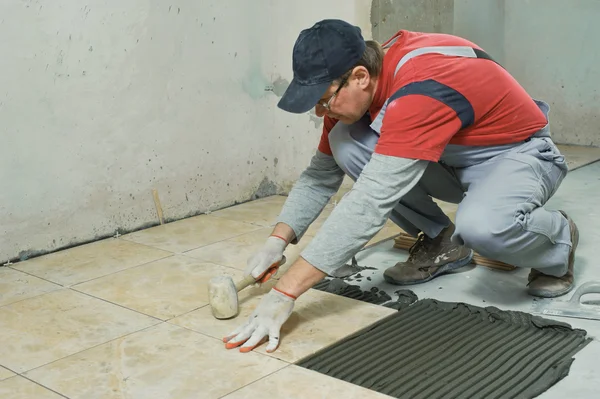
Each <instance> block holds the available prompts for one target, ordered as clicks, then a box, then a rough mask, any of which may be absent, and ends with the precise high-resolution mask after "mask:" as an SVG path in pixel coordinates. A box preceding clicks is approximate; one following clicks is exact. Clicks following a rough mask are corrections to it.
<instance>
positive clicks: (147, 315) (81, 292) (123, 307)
mask: <svg viewBox="0 0 600 399" xmlns="http://www.w3.org/2000/svg"><path fill="white" fill-rule="evenodd" d="M67 289H68V290H71V291H73V292H77V293H79V294H82V295H85V296H88V297H90V298H94V299H97V300H99V301H102V302H106V303H109V304H111V305H115V306H118V307H120V308H122V309H126V310H129V311H131V312H135V313H137V314H139V315H142V316H146V317H150V318H152V319H154V320H158V321H159V322H161V323H164V322H165V320H163V319H160V318H158V317H156V316H152V315H149V314H146V313H142V312H140V311H139V310H135V309H130V308H128V307H127V306H123V305H120V304H118V303H114V302H111V301H109V300H106V299H103V298H100V297H97V296H94V295H92V294H88V293H87V292H83V291H79V290H77V289H75V288H71V287H69V288H67ZM156 324H160V323H156ZM156 324H153V325H156Z"/></svg>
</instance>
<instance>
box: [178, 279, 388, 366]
mask: <svg viewBox="0 0 600 399" xmlns="http://www.w3.org/2000/svg"><path fill="white" fill-rule="evenodd" d="M273 283H274V282H269V283H267V284H265V285H263V287H260V288H258V287H249V288H248V289H246V290H243V291H241V292H240V294H239V295H240V296H239V298H240V313H239V315H238V316H237V317H236V318H233V319H229V320H217V319H215V318H214V317H213V316H212V314H211V311H210V307H209V306H205V307H203V308H201V309H198V310H195V311H193V312H190V313H188V314H185V315H183V316H181V317H178V318H175V319H173V320H171V321H170V323H173V324H176V325H179V326H182V327H186V328H189V329H191V330H194V331H198V332H200V333H203V334H206V335H209V336H211V337H215V338H218V339H222V338H223V337H224V336H226V335H227V334H229V333H230V332H231V331H233V330H235V329H236V328H237V327H238V326H240V325H241V324H243V323H244V322H245V321H246V320H247V318H248V317H249V316H250V314H251V313H252V311H253V310H254V308H255V307H256V305H257V304H258V302H259V301H260V299H261V297H262V294H263V293H264V292H265V291H266V290H268V289H269V288H270V287H271V286H272V285H273ZM393 312H394V310H393V309H389V308H387V307H383V306H377V305H372V304H369V303H365V302H360V301H356V300H353V299H348V298H345V297H341V296H338V295H334V294H329V293H326V292H322V291H317V290H313V289H311V290H309V291H307V292H306V293H305V294H304V295H302V296H301V297H300V298H298V300H297V301H296V305H295V307H294V311H293V313H292V315H291V316H290V317H289V319H288V320H287V322H286V323H285V324H284V325H283V328H282V330H281V344H280V346H279V348H278V349H277V350H276V351H275V352H273V353H270V354H268V356H273V357H276V358H278V359H281V360H285V361H287V362H296V361H298V360H300V359H302V358H303V357H305V356H308V355H310V354H312V353H314V352H315V351H317V350H319V349H321V348H323V347H325V346H328V345H330V344H332V343H334V342H336V341H338V340H340V339H341V338H343V337H345V336H347V335H350V334H352V333H353V332H355V331H357V330H359V329H361V328H363V327H366V326H368V325H370V324H372V323H373V322H375V321H377V320H379V319H381V318H383V317H385V316H387V315H389V314H391V313H393ZM265 348H266V345H261V346H260V347H259V348H257V349H255V350H257V351H258V352H260V353H263V354H266V351H265ZM233 351H236V350H235V349H234V350H233Z"/></svg>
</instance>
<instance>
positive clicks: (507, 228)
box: [453, 207, 520, 260]
mask: <svg viewBox="0 0 600 399" xmlns="http://www.w3.org/2000/svg"><path fill="white" fill-rule="evenodd" d="M519 228H520V226H519V225H518V224H517V223H516V221H515V220H514V219H513V218H510V217H509V218H506V217H504V218H503V217H500V216H499V215H494V214H493V212H492V211H490V210H489V209H486V208H483V207H476V208H473V207H471V208H470V209H469V210H468V211H466V212H459V213H457V215H456V227H455V232H454V238H453V239H454V240H455V241H456V242H457V243H459V244H461V245H464V246H466V247H467V248H470V249H472V250H474V251H475V252H478V253H479V254H480V255H482V256H486V257H489V258H492V259H496V260H501V259H506V257H507V255H508V254H507V251H509V250H510V249H509V248H508V247H509V246H510V244H509V243H510V242H511V241H513V240H514V239H515V237H517V233H518V231H517V230H518V229H519Z"/></svg>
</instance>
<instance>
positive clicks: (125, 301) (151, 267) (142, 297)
mask: <svg viewBox="0 0 600 399" xmlns="http://www.w3.org/2000/svg"><path fill="white" fill-rule="evenodd" d="M222 275H223V276H224V275H227V276H231V277H232V278H233V279H234V281H237V280H238V279H241V278H242V272H241V271H239V270H236V269H232V268H229V267H224V266H220V265H216V264H213V263H207V262H203V261H201V260H198V259H193V258H189V257H186V256H183V255H174V256H172V257H169V258H166V259H161V260H158V261H156V262H152V263H148V264H145V265H142V266H138V267H134V268H131V269H128V270H124V271H122V272H119V273H115V274H111V275H110V276H106V277H102V278H99V279H97V280H93V281H88V282H87V283H83V284H80V285H76V286H74V287H73V289H75V290H78V291H82V292H85V293H87V294H89V295H93V296H95V297H98V298H102V299H104V300H107V301H109V302H113V303H116V304H118V305H121V306H124V307H126V308H129V309H133V310H136V311H138V312H141V313H144V314H147V315H150V316H153V317H157V318H159V319H162V320H167V319H170V318H172V317H175V316H179V315H181V314H183V313H187V312H189V311H192V310H194V309H197V308H199V307H201V306H204V305H207V304H208V296H207V290H208V288H207V287H208V285H207V284H208V281H209V280H210V279H211V278H212V277H214V276H222Z"/></svg>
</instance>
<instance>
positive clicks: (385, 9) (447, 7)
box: [371, 0, 454, 42]
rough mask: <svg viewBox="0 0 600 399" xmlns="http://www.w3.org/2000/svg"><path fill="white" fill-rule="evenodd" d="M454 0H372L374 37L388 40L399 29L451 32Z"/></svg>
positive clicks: (379, 39) (380, 40)
mask: <svg viewBox="0 0 600 399" xmlns="http://www.w3.org/2000/svg"><path fill="white" fill-rule="evenodd" d="M453 22H454V0H417V1H415V0H373V2H372V5H371V23H372V30H373V38H374V39H375V40H377V41H379V42H384V41H386V40H387V39H389V38H390V37H391V36H392V35H393V34H394V33H396V32H398V31H399V30H400V29H407V30H412V31H417V32H438V33H452V30H453V28H452V25H453Z"/></svg>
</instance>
